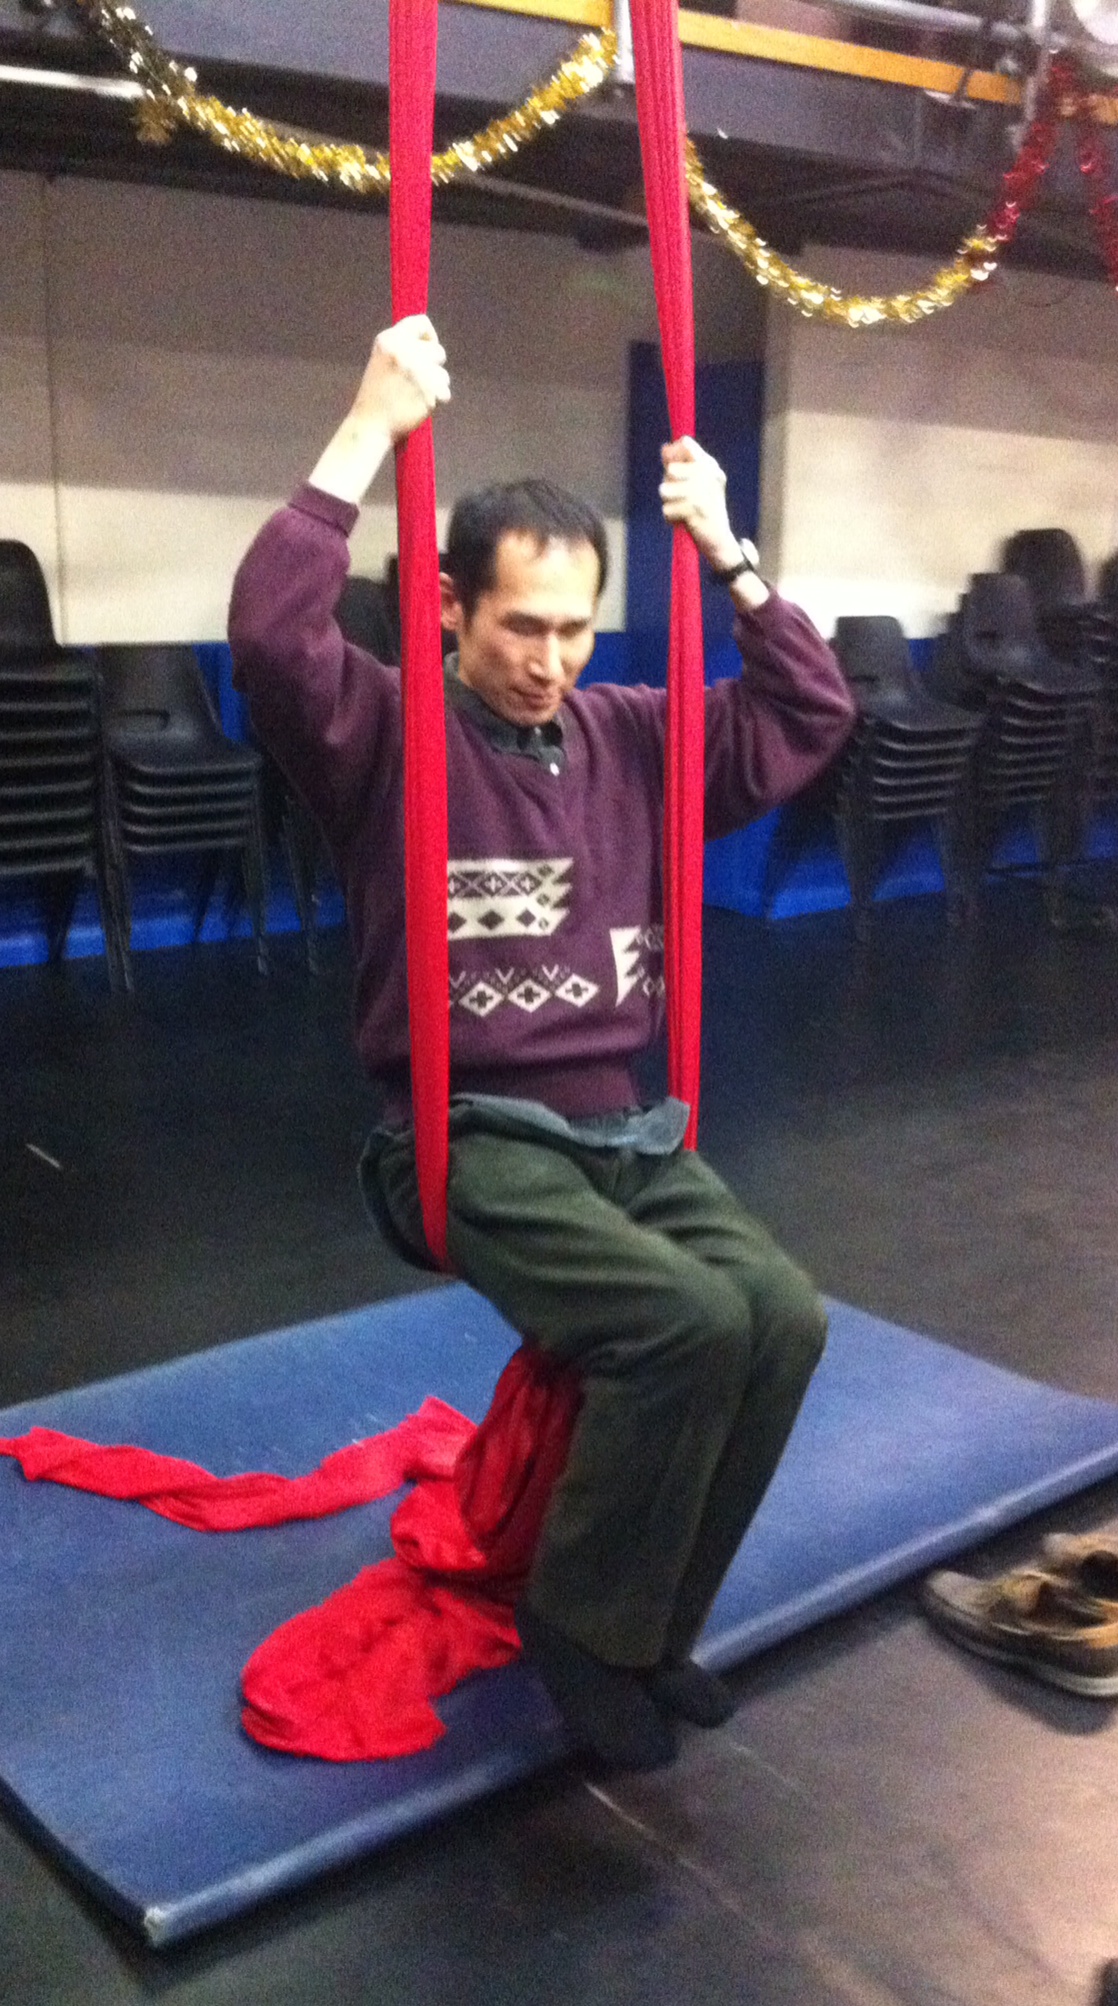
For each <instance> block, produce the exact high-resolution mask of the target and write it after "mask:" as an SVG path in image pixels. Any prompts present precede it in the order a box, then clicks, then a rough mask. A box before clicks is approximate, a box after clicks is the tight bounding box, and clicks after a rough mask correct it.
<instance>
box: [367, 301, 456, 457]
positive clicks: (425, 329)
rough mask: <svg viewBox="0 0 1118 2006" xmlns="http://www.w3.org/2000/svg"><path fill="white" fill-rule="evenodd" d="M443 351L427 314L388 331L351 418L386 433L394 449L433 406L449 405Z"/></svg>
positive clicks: (380, 339)
mask: <svg viewBox="0 0 1118 2006" xmlns="http://www.w3.org/2000/svg"><path fill="white" fill-rule="evenodd" d="M449 402H450V377H449V375H448V373H447V368H446V350H445V348H444V347H443V345H442V342H441V341H440V340H439V337H438V335H437V334H436V333H435V330H434V328H433V327H432V325H431V323H430V321H429V320H428V318H427V315H426V314H425V313H415V314H412V315H410V317H409V318H408V319H407V320H398V321H396V322H395V323H394V325H393V326H392V327H386V328H385V329H384V331H383V332H382V333H381V334H378V336H377V338H376V340H375V341H374V343H373V352H372V354H371V355H370V357H369V360H368V363H367V365H366V369H365V374H364V376H363V377H362V379H361V387H360V389H359V390H358V392H357V396H356V398H355V399H354V404H353V415H354V416H355V417H359V418H361V419H362V420H363V421H364V422H365V423H367V424H370V425H372V426H374V427H375V428H376V429H377V430H378V431H381V432H383V433H385V434H386V435H387V437H388V439H389V440H390V442H391V443H392V444H393V445H396V444H398V443H399V441H400V440H401V439H406V438H407V436H408V433H409V432H414V431H415V429H416V427H417V426H419V425H422V424H423V422H424V419H426V418H429V417H430V415H431V413H432V411H433V410H434V409H435V406H436V404H449Z"/></svg>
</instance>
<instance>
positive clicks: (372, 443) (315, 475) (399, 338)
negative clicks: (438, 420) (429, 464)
mask: <svg viewBox="0 0 1118 2006" xmlns="http://www.w3.org/2000/svg"><path fill="white" fill-rule="evenodd" d="M449 402H450V377H449V376H448V374H447V369H446V350H445V349H444V347H443V345H442V343H441V341H440V340H439V337H438V335H437V334H436V333H435V330H434V328H433V327H432V325H431V323H430V321H429V320H428V318H427V316H426V314H412V315H411V317H410V318H409V319H407V320H398V321H397V322H396V323H395V325H394V326H393V327H389V328H385V329H384V331H383V333H381V334H378V336H377V338H376V340H375V341H374V343H373V352H372V354H371V355H370V357H369V360H368V363H367V364H366V367H365V374H364V376H363V377H362V378H361V383H360V387H359V389H358V392H357V395H356V397H355V398H354V400H353V404H352V405H351V407H350V410H349V412H348V413H347V415H346V417H345V418H343V420H342V422H341V424H340V425H339V427H338V429H337V431H336V432H335V434H334V436H333V438H332V439H331V441H330V444H329V445H328V446H327V448H326V450H325V452H324V453H322V454H321V456H320V457H319V459H318V461H317V462H316V464H315V467H314V470H313V472H312V473H311V477H310V485H311V487H313V488H318V489H319V491H320V493H322V494H327V495H336V496H337V498H338V500H339V501H347V502H354V503H360V502H363V501H364V499H365V496H366V494H367V493H368V491H369V489H370V487H371V486H372V484H373V481H374V479H375V478H376V475H377V474H378V473H379V471H380V468H381V464H382V462H383V461H384V459H385V458H386V456H387V454H388V450H389V447H390V446H394V445H397V444H398V443H399V441H400V440H401V439H406V438H407V436H408V434H409V432H414V431H415V430H416V428H417V426H419V425H422V424H423V422H424V420H425V419H427V418H429V417H430V415H431V413H432V411H433V410H434V409H435V407H436V405H438V404H449Z"/></svg>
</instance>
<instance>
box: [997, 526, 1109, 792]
mask: <svg viewBox="0 0 1118 2006" xmlns="http://www.w3.org/2000/svg"><path fill="white" fill-rule="evenodd" d="M1003 563H1004V565H1005V568H1006V570H1007V571H1013V572H1016V573H1017V574H1018V576H1019V577H1022V578H1024V579H1025V581H1026V583H1027V585H1028V587H1029V591H1030V593H1031V595H1032V601H1033V607H1034V610H1035V612H1036V615H1037V622H1038V625H1039V627H1040V632H1041V635H1042V637H1043V639H1044V640H1045V641H1046V642H1047V643H1048V646H1049V647H1050V648H1051V649H1052V652H1053V653H1054V654H1055V655H1058V656H1059V657H1060V659H1061V660H1062V661H1069V662H1074V663H1075V664H1076V665H1077V666H1078V667H1079V668H1081V669H1082V670H1083V671H1084V672H1085V673H1086V674H1087V675H1089V676H1091V677H1093V678H1094V680H1095V681H1096V683H1097V684H1098V692H1099V693H1098V699H1097V705H1096V710H1095V716H1094V736H1093V745H1092V757H1091V792H1090V804H1091V805H1092V806H1094V805H1096V804H1099V805H1101V804H1103V803H1106V802H1110V801H1114V800H1116V799H1118V560H1115V559H1111V561H1110V567H1109V568H1108V566H1107V565H1106V564H1104V565H1103V567H1102V570H1101V573H1100V577H1099V594H1098V597H1097V598H1092V597H1091V594H1090V591H1089V589H1088V582H1087V573H1086V567H1085V566H1084V563H1083V559H1082V557H1081V555H1080V552H1079V547H1078V545H1077V544H1076V541H1075V538H1074V537H1073V536H1071V535H1070V534H1069V532H1068V531H1067V530H1066V529H1025V530H1019V531H1018V532H1017V534H1016V536H1011V537H1010V539H1009V541H1008V543H1007V544H1006V546H1005V551H1004V553H1003Z"/></svg>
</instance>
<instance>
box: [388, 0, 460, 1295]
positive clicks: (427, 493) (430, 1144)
mask: <svg viewBox="0 0 1118 2006" xmlns="http://www.w3.org/2000/svg"><path fill="white" fill-rule="evenodd" d="M438 11H439V10H438V4H437V0H391V4H390V7H389V17H388V18H389V59H388V73H389V159H390V163H391V169H392V184H391V194H390V201H389V233H390V241H391V252H392V313H393V318H394V319H396V320H402V319H403V318H404V317H405V316H406V315H408V314H414V313H426V311H427V289H428V279H429V275H430V265H431V147H432V142H433V138H434V129H435V61H436V53H437V47H438ZM396 508H397V514H398V518H399V541H400V628H401V640H402V655H403V670H402V674H403V686H404V844H405V850H404V879H405V887H406V896H407V953H408V1021H409V1025H410V1030H411V1074H412V1100H413V1109H414V1115H415V1151H416V1163H417V1169H418V1175H419V1192H420V1202H421V1205H422V1208H423V1229H424V1232H425V1234H426V1237H427V1245H428V1247H429V1248H430V1250H431V1254H432V1256H433V1257H434V1259H435V1260H436V1261H437V1262H438V1264H439V1266H440V1267H445V1265H446V1177H447V1160H448V1142H447V1108H448V1099H449V1093H450V972H449V965H448V957H447V895H446V891H447V862H446V859H447V815H446V717H445V713H444V707H443V659H442V642H441V634H440V619H439V550H438V535H437V532H436V528H435V448H434V441H433V438H432V432H431V424H430V420H428V422H427V423H426V424H425V425H421V426H420V428H419V430H418V431H416V432H413V433H412V434H411V437H410V438H408V439H405V440H404V441H403V443H402V444H401V445H400V446H398V447H397V449H396Z"/></svg>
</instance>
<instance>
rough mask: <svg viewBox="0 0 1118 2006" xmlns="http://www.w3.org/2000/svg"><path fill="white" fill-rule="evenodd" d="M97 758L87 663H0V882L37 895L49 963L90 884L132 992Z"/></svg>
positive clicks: (114, 972) (121, 978)
mask: <svg viewBox="0 0 1118 2006" xmlns="http://www.w3.org/2000/svg"><path fill="white" fill-rule="evenodd" d="M103 754H104V749H103V741H102V734H101V717H100V705H99V701H98V684H97V676H96V671H95V669H94V667H93V665H92V663H91V662H88V661H84V660H83V659H82V658H81V657H80V656H79V657H78V658H77V659H76V660H75V661H73V662H66V661H60V660H58V659H55V660H52V661H48V662H45V663H35V662H28V661H19V662H13V661H11V660H7V661H0V879H3V880H5V881H8V882H12V881H15V882H17V883H21V882H25V881H31V882H33V883H34V884H35V885H36V886H38V887H39V888H40V889H41V891H42V893H43V895H44V907H45V914H44V916H45V922H46V933H47V953H48V958H49V960H50V961H51V962H52V963H58V962H59V961H61V959H62V956H63V953H64V951H65V947H66V938H67V935H68V933H69V930H70V922H71V919H72V918H73V913H74V906H75V903H76V900H77V896H78V892H79V890H80V889H81V886H82V884H83V883H84V882H85V881H87V880H88V879H92V881H93V883H94V884H95V885H96V888H97V898H98V904H99V907H100V913H101V926H102V931H103V933H104V936H105V952H106V958H107V961H108V967H109V980H110V983H111V984H112V986H113V988H114V989H115V988H126V987H128V986H129V984H128V958H127V946H126V923H125V904H124V885H123V878H122V875H121V869H120V856H119V851H118V849H117V847H116V845H115V843H114V840H113V829H112V819H111V814H110V813H107V812H106V808H105V796H106V793H107V788H106V775H105V768H104V756H103Z"/></svg>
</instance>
